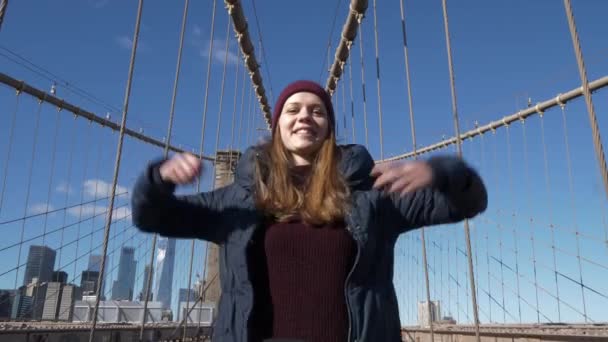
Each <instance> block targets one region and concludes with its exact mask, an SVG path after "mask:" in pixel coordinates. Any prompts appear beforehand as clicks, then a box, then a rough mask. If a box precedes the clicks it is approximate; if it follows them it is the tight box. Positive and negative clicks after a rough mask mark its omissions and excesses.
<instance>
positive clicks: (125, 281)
mask: <svg viewBox="0 0 608 342" xmlns="http://www.w3.org/2000/svg"><path fill="white" fill-rule="evenodd" d="M136 268H137V261H135V248H133V247H123V248H122V250H121V251H120V260H119V264H118V277H117V279H116V280H115V281H114V285H113V286H112V299H113V300H133V287H134V286H135V270H136Z"/></svg>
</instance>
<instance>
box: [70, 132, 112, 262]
mask: <svg viewBox="0 0 608 342" xmlns="http://www.w3.org/2000/svg"><path fill="white" fill-rule="evenodd" d="M101 150H102V144H101V139H100V141H99V142H98V143H97V158H96V159H95V161H96V165H95V178H94V179H95V193H94V195H93V197H94V198H97V194H98V191H99V179H100V178H101V177H100V176H99V171H100V170H101V166H100V165H101ZM85 182H87V180H86V179H83V183H85ZM83 195H84V193H83ZM82 209H84V207H80V213H81V214H82ZM109 212H111V210H108V212H107V213H109ZM96 213H97V206H94V207H93V219H92V220H91V234H90V237H91V238H90V239H89V248H91V250H92V249H93V231H94V230H95V218H96V217H97V216H96V215H95V214H96ZM79 242H80V241H77V242H76V249H78V247H79V246H78V245H79ZM75 271H76V264H74V272H75Z"/></svg>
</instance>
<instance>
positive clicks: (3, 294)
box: [0, 290, 17, 320]
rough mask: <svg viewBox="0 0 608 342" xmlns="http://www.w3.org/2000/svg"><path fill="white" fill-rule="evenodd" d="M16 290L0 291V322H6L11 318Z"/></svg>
mask: <svg viewBox="0 0 608 342" xmlns="http://www.w3.org/2000/svg"><path fill="white" fill-rule="evenodd" d="M16 294H17V290H0V320H8V319H10V318H11V311H12V309H13V302H14V301H15V295H16Z"/></svg>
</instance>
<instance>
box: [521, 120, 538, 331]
mask: <svg viewBox="0 0 608 342" xmlns="http://www.w3.org/2000/svg"><path fill="white" fill-rule="evenodd" d="M521 125H522V126H521V127H522V131H523V132H522V139H523V147H524V151H523V152H524V167H525V183H526V188H527V189H530V186H531V184H530V170H529V169H530V167H529V165H530V163H529V161H528V134H527V130H526V121H525V120H523V119H522V120H521ZM526 197H527V199H528V208H530V207H531V205H532V203H530V196H526ZM528 222H529V227H530V242H531V244H532V266H533V269H534V282H535V283H537V284H538V280H537V270H536V243H535V239H534V226H533V225H532V223H533V221H532V220H529V221H528ZM535 289H536V290H535V296H536V316H537V321H538V323H540V312H539V310H538V308H539V305H538V287H535Z"/></svg>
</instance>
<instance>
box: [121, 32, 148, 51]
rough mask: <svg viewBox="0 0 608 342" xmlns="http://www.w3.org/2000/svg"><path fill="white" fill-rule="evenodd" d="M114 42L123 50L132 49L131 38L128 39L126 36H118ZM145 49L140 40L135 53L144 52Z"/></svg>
mask: <svg viewBox="0 0 608 342" xmlns="http://www.w3.org/2000/svg"><path fill="white" fill-rule="evenodd" d="M115 41H116V43H117V44H118V46H120V47H121V48H123V49H126V50H131V49H132V48H133V39H131V37H129V36H126V35H122V36H118V37H116V39H115ZM146 48H147V46H146V44H144V42H143V41H141V39H140V40H139V41H138V43H137V51H143V50H146Z"/></svg>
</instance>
